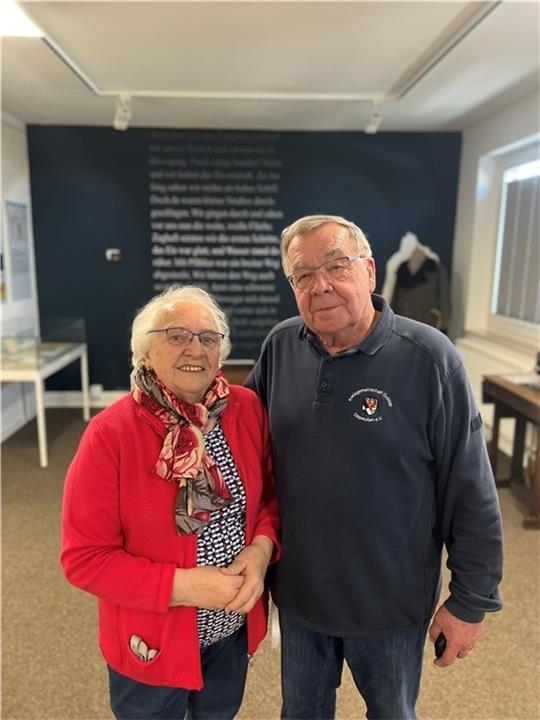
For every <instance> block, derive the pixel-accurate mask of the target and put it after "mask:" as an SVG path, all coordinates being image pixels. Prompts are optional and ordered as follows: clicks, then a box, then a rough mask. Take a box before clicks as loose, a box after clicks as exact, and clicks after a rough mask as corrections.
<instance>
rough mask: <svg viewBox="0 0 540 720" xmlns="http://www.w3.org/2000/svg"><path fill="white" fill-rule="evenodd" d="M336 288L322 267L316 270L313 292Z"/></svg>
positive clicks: (312, 285)
mask: <svg viewBox="0 0 540 720" xmlns="http://www.w3.org/2000/svg"><path fill="white" fill-rule="evenodd" d="M333 289H334V287H333V285H332V282H331V278H329V277H328V275H327V274H326V273H325V272H324V271H323V270H321V269H319V270H315V272H314V277H313V282H312V284H311V292H312V293H315V294H318V293H323V292H332V290H333Z"/></svg>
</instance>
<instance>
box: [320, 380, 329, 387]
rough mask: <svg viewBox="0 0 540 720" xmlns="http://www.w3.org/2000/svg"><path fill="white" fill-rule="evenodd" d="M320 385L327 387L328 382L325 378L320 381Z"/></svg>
mask: <svg viewBox="0 0 540 720" xmlns="http://www.w3.org/2000/svg"><path fill="white" fill-rule="evenodd" d="M321 387H322V388H327V387H328V383H327V382H326V380H323V381H322V383H321Z"/></svg>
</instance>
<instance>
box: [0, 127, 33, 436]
mask: <svg viewBox="0 0 540 720" xmlns="http://www.w3.org/2000/svg"><path fill="white" fill-rule="evenodd" d="M8 201H12V202H17V203H21V204H24V205H26V206H27V207H28V238H29V244H30V249H31V255H30V269H31V285H32V297H31V298H30V299H28V300H18V301H14V300H13V298H12V295H11V288H10V284H9V279H10V269H11V265H10V256H9V244H8V239H9V236H8V228H7V224H6V212H5V210H6V202H8ZM2 236H3V241H4V246H3V253H4V261H5V267H4V276H5V279H6V293H7V294H6V298H5V300H4V301H3V302H2V304H1V312H2V337H3V338H5V337H8V336H9V335H11V334H13V333H15V332H18V331H21V330H23V329H24V330H25V331H28V332H30V333H32V332H33V333H34V334H36V335H38V334H39V314H38V305H37V291H36V275H35V263H34V254H33V250H34V236H33V231H32V211H31V199H30V173H29V167H28V148H27V142H26V131H25V126H24V125H23V123H21V122H19V121H18V120H16V119H15V118H13V117H11V116H9V115H6V114H5V113H3V114H2ZM1 395H2V397H1V407H2V426H1V440H2V441H3V440H5V439H6V438H7V437H9V436H10V435H11V434H13V433H14V432H15V431H16V430H18V429H19V428H20V427H22V426H23V425H24V424H25V423H26V422H27V421H28V420H29V419H30V418H31V417H33V415H34V414H35V413H34V402H33V391H32V389H31V386H30V385H25V386H24V392H23V386H22V385H21V383H4V384H2V388H1ZM25 400H26V402H25Z"/></svg>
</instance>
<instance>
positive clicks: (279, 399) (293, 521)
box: [247, 295, 502, 635]
mask: <svg viewBox="0 0 540 720" xmlns="http://www.w3.org/2000/svg"><path fill="white" fill-rule="evenodd" d="M372 297H373V304H374V306H375V308H376V309H377V310H380V311H381V312H382V314H381V316H380V318H379V321H378V323H377V325H376V326H375V327H374V329H373V330H372V331H371V333H370V334H369V335H368V336H367V337H366V338H365V339H364V341H363V342H362V343H361V344H360V345H358V346H357V347H354V348H351V349H349V350H346V351H344V352H340V353H338V354H337V355H330V354H328V353H327V352H326V350H325V349H324V348H323V347H322V346H321V345H320V344H319V343H318V341H317V339H316V338H315V337H314V335H313V334H312V333H311V332H310V331H309V330H308V329H307V328H306V326H305V325H304V323H303V321H302V319H301V318H299V317H297V318H292V319H290V320H286V321H285V322H283V323H280V324H279V325H277V326H276V327H275V328H274V329H273V330H272V331H271V332H270V334H269V336H268V337H267V339H266V340H265V342H264V345H263V347H262V350H261V356H260V358H259V360H258V362H257V364H256V366H255V368H254V370H253V372H252V373H251V375H250V377H249V378H248V381H247V385H248V386H249V387H251V388H253V389H254V390H255V391H256V392H257V393H258V394H259V395H260V397H261V398H262V400H263V402H264V403H265V405H266V407H267V410H268V413H269V418H270V429H271V433H272V445H273V461H274V472H275V477H276V487H277V494H278V501H279V507H280V515H281V521H282V534H283V554H282V558H281V560H280V562H279V564H278V567H277V569H276V570H275V573H274V577H273V578H272V592H273V597H274V600H275V602H276V604H277V605H278V607H280V608H282V609H284V610H286V611H287V612H289V613H290V614H292V615H293V616H294V617H296V618H297V619H298V620H300V621H301V622H303V623H305V624H306V625H308V626H309V627H312V628H313V629H315V630H318V631H321V632H325V633H327V634H332V635H349V634H356V633H362V632H372V631H374V630H392V629H398V628H405V627H412V626H417V625H419V624H421V623H423V622H425V621H426V620H427V619H428V618H429V617H430V616H431V614H432V613H433V610H434V607H435V604H436V602H437V599H438V593H439V580H440V558H441V548H442V545H443V542H444V543H446V545H447V548H448V551H449V565H450V568H451V570H452V581H451V583H450V589H449V590H450V594H449V597H448V598H447V600H446V605H447V607H448V609H449V610H450V611H451V612H453V613H454V614H455V615H456V616H458V617H460V618H461V619H463V620H467V621H470V622H477V621H479V620H481V619H482V618H483V616H484V613H485V612H486V611H492V610H497V609H498V608H499V607H500V598H499V595H498V591H497V585H498V582H499V580H500V575H501V563H502V559H501V555H502V538H501V529H500V518H499V507H498V500H497V495H496V491H495V486H494V481H493V476H492V473H491V469H490V466H489V462H488V458H487V452H486V446H485V440H484V436H483V432H482V428H481V420H480V416H479V414H478V410H477V408H476V406H475V403H474V399H473V397H472V393H471V390H470V387H469V383H468V381H467V377H466V375H465V371H464V368H463V363H462V360H461V357H460V355H459V353H458V352H457V350H456V349H455V347H454V346H453V345H452V343H451V342H450V341H449V340H448V338H447V337H446V336H445V335H443V334H442V333H441V332H439V331H438V330H435V329H433V328H431V327H429V326H427V325H424V324H422V323H418V322H414V321H412V320H408V319H406V318H402V317H399V316H396V315H395V314H394V313H393V312H392V310H391V309H390V307H389V306H388V304H387V303H386V302H385V301H384V300H383V299H382V298H380V297H378V296H376V295H373V296H372Z"/></svg>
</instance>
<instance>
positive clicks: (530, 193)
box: [491, 160, 540, 324]
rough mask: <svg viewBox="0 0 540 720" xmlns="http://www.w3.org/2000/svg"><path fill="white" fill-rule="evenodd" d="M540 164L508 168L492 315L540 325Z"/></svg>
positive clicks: (503, 177) (536, 161) (501, 214)
mask: <svg viewBox="0 0 540 720" xmlns="http://www.w3.org/2000/svg"><path fill="white" fill-rule="evenodd" d="M539 217H540V160H535V161H532V162H528V163H524V164H521V165H516V166H514V167H510V168H507V169H506V170H505V171H504V172H503V175H502V194H501V209H500V216H499V230H498V241H497V255H496V264H495V276H494V284H493V296H492V304H491V312H492V313H493V314H495V315H499V316H502V317H504V318H508V319H514V320H522V321H525V322H529V323H537V324H538V323H540V227H539Z"/></svg>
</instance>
